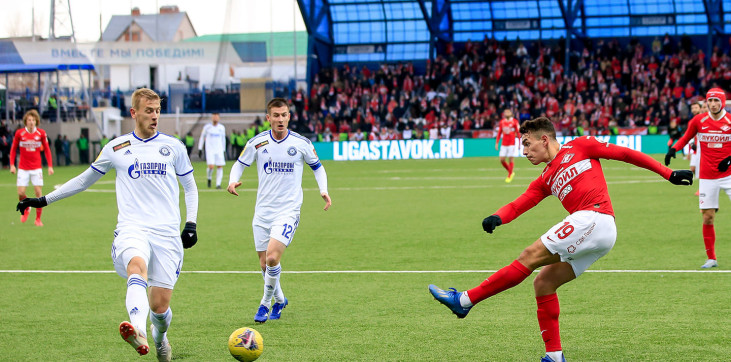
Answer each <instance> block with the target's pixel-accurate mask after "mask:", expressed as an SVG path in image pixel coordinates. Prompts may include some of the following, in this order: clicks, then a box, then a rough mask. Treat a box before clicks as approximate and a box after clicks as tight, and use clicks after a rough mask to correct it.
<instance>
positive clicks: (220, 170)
mask: <svg viewBox="0 0 731 362" xmlns="http://www.w3.org/2000/svg"><path fill="white" fill-rule="evenodd" d="M208 178H211V177H210V176H209V177H208ZM221 180H223V167H219V168H217V169H216V187H218V186H221Z"/></svg>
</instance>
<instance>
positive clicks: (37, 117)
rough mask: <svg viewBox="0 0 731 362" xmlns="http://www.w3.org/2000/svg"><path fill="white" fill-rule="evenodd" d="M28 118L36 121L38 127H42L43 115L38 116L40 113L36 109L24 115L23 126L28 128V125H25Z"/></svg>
mask: <svg viewBox="0 0 731 362" xmlns="http://www.w3.org/2000/svg"><path fill="white" fill-rule="evenodd" d="M28 117H33V118H35V119H36V127H38V126H40V125H41V115H40V114H38V111H36V110H35V109H31V110H30V111H28V112H25V114H24V115H23V125H24V126H26V127H27V126H28V125H27V124H26V123H25V121H26V120H27V119H28Z"/></svg>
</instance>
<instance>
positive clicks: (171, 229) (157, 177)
mask: <svg viewBox="0 0 731 362" xmlns="http://www.w3.org/2000/svg"><path fill="white" fill-rule="evenodd" d="M91 168H92V169H93V170H94V171H96V172H99V173H101V174H102V175H103V174H106V173H107V172H109V171H110V170H111V169H115V170H116V171H117V179H116V193H117V208H118V209H119V215H118V216H117V228H118V229H121V228H125V229H138V230H146V231H150V232H152V233H155V234H160V235H169V236H175V235H179V234H180V196H179V192H180V191H179V187H178V178H177V176H184V175H187V174H189V173H191V172H193V166H192V165H191V164H190V159H189V158H188V152H187V150H186V149H185V146H184V145H183V143H182V142H180V140H178V139H177V138H175V137H173V136H169V135H166V134H162V133H159V132H158V133H157V134H155V136H153V137H150V138H148V139H146V140H143V139H141V138H139V137H137V135H135V134H134V132H132V133H128V134H126V135H123V136H120V137H117V138H115V139H114V140H113V141H111V142H109V143H108V144H107V145H106V146H104V148H103V149H102V152H101V153H99V157H97V159H96V160H95V161H94V162H93V163H92V164H91Z"/></svg>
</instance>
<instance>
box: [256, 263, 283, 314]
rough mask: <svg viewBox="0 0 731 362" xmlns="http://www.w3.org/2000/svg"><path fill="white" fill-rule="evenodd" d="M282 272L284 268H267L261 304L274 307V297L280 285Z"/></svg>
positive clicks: (276, 266) (278, 265) (279, 266)
mask: <svg viewBox="0 0 731 362" xmlns="http://www.w3.org/2000/svg"><path fill="white" fill-rule="evenodd" d="M281 272H282V266H281V265H280V264H277V265H275V266H267V271H266V274H264V297H262V298H261V304H262V305H264V306H266V307H267V308H270V307H271V305H272V296H273V295H274V289H276V287H277V284H279V274H280V273H281Z"/></svg>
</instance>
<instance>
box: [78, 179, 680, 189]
mask: <svg viewBox="0 0 731 362" xmlns="http://www.w3.org/2000/svg"><path fill="white" fill-rule="evenodd" d="M531 180H533V179H531ZM662 182H667V181H666V180H663V179H662V178H659V177H654V178H652V179H648V180H625V181H607V185H626V184H646V183H662ZM527 186H528V185H527V184H520V183H513V184H508V185H488V184H484V185H433V186H363V187H330V188H329V189H330V192H331V193H332V191H394V190H451V189H492V188H504V187H512V188H515V187H518V188H525V187H527ZM303 190H304V191H320V189H318V188H303ZM236 191H238V192H256V191H257V190H256V189H255V188H248V189H236ZM84 192H101V193H114V192H115V190H113V189H86V190H85V191H84ZM198 192H204V193H208V192H226V190H216V189H200V188H199V189H198Z"/></svg>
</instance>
